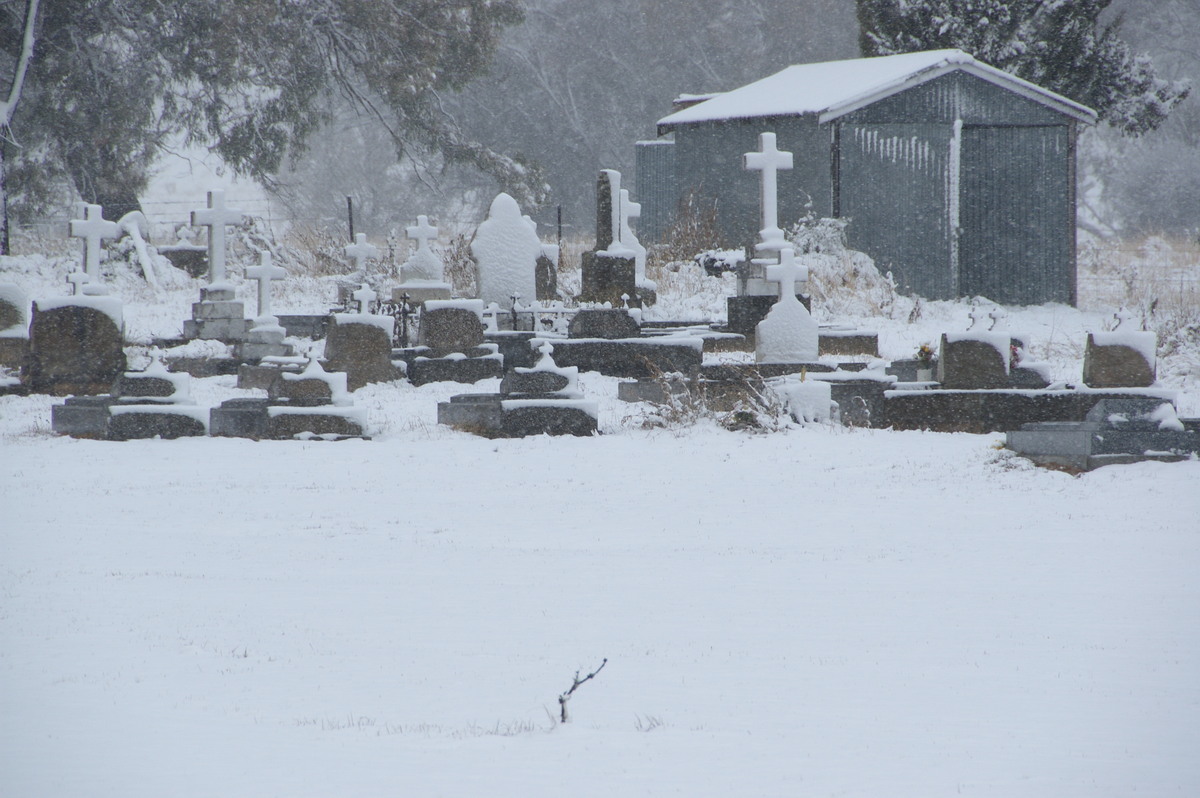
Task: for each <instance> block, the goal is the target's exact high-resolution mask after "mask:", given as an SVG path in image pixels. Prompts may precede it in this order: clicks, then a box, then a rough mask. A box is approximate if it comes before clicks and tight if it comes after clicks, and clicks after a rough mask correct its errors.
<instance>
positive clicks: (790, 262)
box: [766, 247, 808, 302]
mask: <svg viewBox="0 0 1200 798" xmlns="http://www.w3.org/2000/svg"><path fill="white" fill-rule="evenodd" d="M766 272H767V279H768V280H770V281H771V282H773V283H779V300H780V301H781V302H786V301H787V299H788V297H791V298H792V300H793V301H796V302H799V301H800V300H798V299H796V283H798V282H800V283H802V282H807V281H808V267H807V266H805V265H804V264H801V263H797V262H796V252H795V250H793V249H792V248H791V247H784V248H783V249H781V250H780V251H779V263H778V264H777V265H773V266H768V267H767V269H766Z"/></svg>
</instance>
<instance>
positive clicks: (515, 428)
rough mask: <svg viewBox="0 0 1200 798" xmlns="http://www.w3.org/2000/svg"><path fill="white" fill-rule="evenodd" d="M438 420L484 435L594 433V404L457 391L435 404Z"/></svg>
mask: <svg viewBox="0 0 1200 798" xmlns="http://www.w3.org/2000/svg"><path fill="white" fill-rule="evenodd" d="M438 423H439V424H445V425H447V426H450V427H454V428H455V429H459V430H463V431H464V432H471V433H474V434H476V435H482V436H483V437H485V438H524V437H526V436H529V435H576V436H581V437H583V436H588V435H595V434H596V432H597V426H596V404H595V403H594V402H584V401H580V400H564V399H553V398H549V399H545V398H544V399H530V398H523V399H510V398H506V397H505V396H503V395H502V394H459V395H458V396H452V397H450V401H449V402H439V403H438Z"/></svg>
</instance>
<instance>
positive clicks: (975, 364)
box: [937, 333, 1009, 389]
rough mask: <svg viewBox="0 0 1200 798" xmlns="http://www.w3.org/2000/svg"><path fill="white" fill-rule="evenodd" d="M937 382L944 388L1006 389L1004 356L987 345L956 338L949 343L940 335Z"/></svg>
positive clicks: (944, 336) (990, 345) (968, 339)
mask: <svg viewBox="0 0 1200 798" xmlns="http://www.w3.org/2000/svg"><path fill="white" fill-rule="evenodd" d="M1007 348H1008V347H1007V344H1006V345H1005V349H1007ZM937 379H938V382H940V383H941V384H942V387H943V388H957V389H989V388H1007V387H1008V379H1009V377H1008V368H1007V363H1006V355H1005V354H1002V353H1001V352H1000V350H999V349H997V348H996V347H995V346H994V345H993V344H992V343H991V342H989V341H986V340H976V339H971V338H961V337H957V336H956V337H954V338H953V339H951V338H950V337H948V336H947V335H946V334H945V333H943V334H942V342H941V349H940V351H939V355H938V360H937Z"/></svg>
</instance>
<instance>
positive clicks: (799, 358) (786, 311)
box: [754, 247, 820, 363]
mask: <svg viewBox="0 0 1200 798" xmlns="http://www.w3.org/2000/svg"><path fill="white" fill-rule="evenodd" d="M779 256H780V262H779V265H777V266H768V267H767V270H766V272H767V273H766V277H767V279H768V280H770V281H772V282H775V283H778V285H779V300H778V301H777V302H776V303H775V304H774V306H772V308H771V310H770V311H769V312H768V313H767V316H766V318H764V319H763V320H762V321H760V322H759V323H758V326H757V328H756V331H755V344H754V359H755V361H756V362H758V363H809V362H813V361H816V360H817V359H818V358H819V356H820V335H819V334H818V332H817V323H816V322H815V321H813V318H812V316H811V315H810V314H809V312H808V309H807V308H805V307H804V305H803V304H801V302H800V300H798V299H796V281H797V280H798V279H802V278H803V276H804V275H803V271H805V270H804V267H803V266H801V265H800V264H798V263H796V259H795V253H794V252H793V250H792V249H791V248H790V247H785V248H784V249H782V250H780V252H779Z"/></svg>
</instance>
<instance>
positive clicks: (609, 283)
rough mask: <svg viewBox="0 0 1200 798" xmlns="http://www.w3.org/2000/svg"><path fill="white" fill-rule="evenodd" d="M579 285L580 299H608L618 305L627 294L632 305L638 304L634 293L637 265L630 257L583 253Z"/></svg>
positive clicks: (616, 306)
mask: <svg viewBox="0 0 1200 798" xmlns="http://www.w3.org/2000/svg"><path fill="white" fill-rule="evenodd" d="M581 260H582V265H581V270H582V275H581V277H582V285H581V286H580V292H579V301H581V302H608V303H610V304H611V305H612V306H613V307H614V308H618V307H621V304H622V302H623V300H622V299H621V297H623V296H625V297H628V298H629V300H628V303H629V305H630V306H631V307H640V300H639V299H638V292H637V264H636V263H635V262H634V259H633V258H632V257H628V258H626V257H620V256H614V255H609V254H607V253H605V252H594V251H593V252H585V253H583V256H582V259H581Z"/></svg>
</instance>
